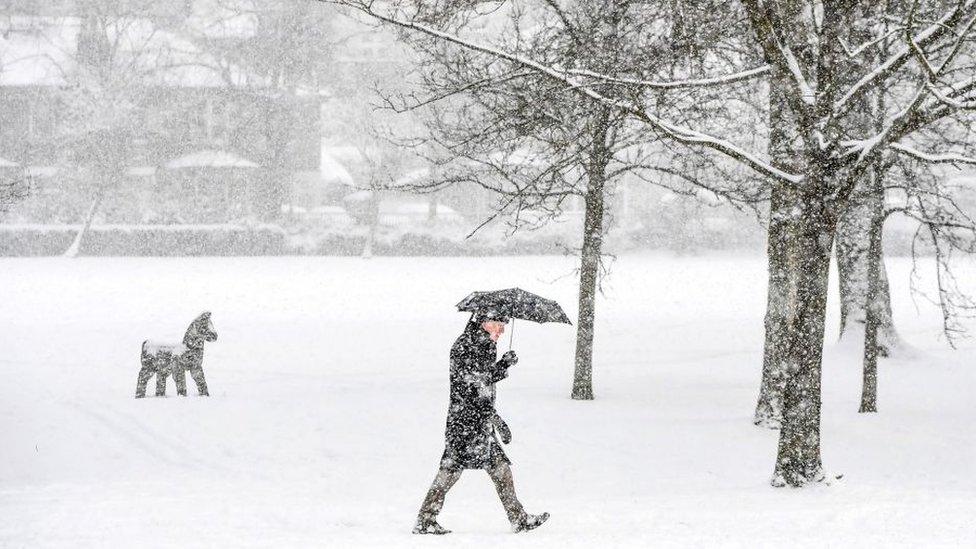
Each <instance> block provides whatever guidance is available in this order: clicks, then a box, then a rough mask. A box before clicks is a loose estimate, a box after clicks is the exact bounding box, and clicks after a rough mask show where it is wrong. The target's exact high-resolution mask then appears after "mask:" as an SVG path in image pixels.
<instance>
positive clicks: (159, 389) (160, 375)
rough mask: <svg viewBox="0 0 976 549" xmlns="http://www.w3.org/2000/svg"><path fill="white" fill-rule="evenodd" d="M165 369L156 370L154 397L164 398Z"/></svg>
mask: <svg viewBox="0 0 976 549" xmlns="http://www.w3.org/2000/svg"><path fill="white" fill-rule="evenodd" d="M167 373H168V372H167V369H166V368H157V369H156V396H158V397H161V396H166V375H167Z"/></svg>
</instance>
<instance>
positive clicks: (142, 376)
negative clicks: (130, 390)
mask: <svg viewBox="0 0 976 549" xmlns="http://www.w3.org/2000/svg"><path fill="white" fill-rule="evenodd" d="M152 375H153V369H152V367H150V366H148V365H146V364H143V365H142V368H140V369H139V377H138V378H137V379H136V398H142V397H144V396H146V384H148V383H149V378H151V377H152Z"/></svg>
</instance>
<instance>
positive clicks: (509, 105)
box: [389, 0, 761, 400]
mask: <svg viewBox="0 0 976 549" xmlns="http://www.w3.org/2000/svg"><path fill="white" fill-rule="evenodd" d="M460 8H461V9H448V8H443V7H440V6H436V7H435V8H434V9H426V6H423V7H421V9H420V11H419V13H418V17H420V18H423V20H424V21H426V22H427V23H428V24H434V25H437V26H438V28H443V29H450V30H451V31H452V32H455V33H457V32H462V31H463V30H465V28H466V27H467V26H468V23H470V19H468V18H467V17H466V15H467V13H466V11H465V8H464V7H463V6H462V7H460ZM654 11H657V10H656V8H654V7H649V6H648V5H646V4H645V3H641V2H619V1H618V2H607V1H603V0H593V1H583V2H577V3H575V4H571V5H565V6H563V5H560V4H559V3H557V2H545V3H542V4H539V5H538V6H525V7H523V6H514V5H513V6H512V9H510V10H504V9H503V8H499V10H498V11H497V12H496V13H495V14H494V17H493V18H492V19H491V20H490V21H488V22H486V23H485V27H483V28H482V30H484V29H487V28H490V29H491V30H492V32H498V33H500V34H502V35H503V36H506V41H507V42H510V44H508V47H512V48H514V47H518V45H519V44H521V45H522V46H521V47H522V48H524V50H525V51H526V52H528V53H529V54H530V55H531V56H532V57H533V58H535V59H545V60H546V61H547V62H548V63H551V64H554V65H560V66H573V65H578V66H586V67H588V70H597V71H599V72H600V74H604V75H614V74H618V73H619V74H641V73H645V72H660V71H662V70H670V71H672V72H675V71H688V70H689V69H688V66H692V67H693V68H692V69H691V70H694V68H696V67H695V66H696V65H697V66H698V67H700V66H701V65H704V64H705V63H703V62H701V61H700V60H696V59H695V57H696V55H697V54H696V52H695V51H694V47H695V42H706V41H710V40H714V39H715V35H716V34H718V29H720V28H721V26H720V25H718V24H717V21H715V20H708V21H705V20H704V19H703V20H702V21H701V23H702V24H701V25H700V29H707V30H708V31H710V34H708V33H706V32H705V31H704V30H700V31H699V34H698V35H696V36H694V37H689V36H686V35H685V31H684V30H682V29H681V28H679V27H675V28H674V29H671V30H670V31H669V32H667V33H665V36H664V37H663V38H661V39H658V40H656V41H654V42H648V41H646V40H645V41H641V40H640V38H641V36H642V32H643V31H642V28H643V25H644V22H645V21H646V19H647V18H653V17H654V13H652V12H654ZM706 23H707V24H706ZM475 28H477V26H476V27H475ZM691 38H694V40H692V39H691ZM410 41H411V42H412V43H413V44H414V46H415V50H416V51H418V52H419V53H420V55H421V61H420V63H421V65H420V70H421V79H422V80H421V86H420V87H421V89H422V90H423V92H424V95H422V96H420V97H417V96H414V95H409V96H406V97H404V96H403V95H400V96H396V97H393V98H390V100H389V103H390V106H391V107H392V108H393V109H394V110H396V111H398V112H399V111H404V110H416V109H418V108H424V109H426V110H428V111H430V112H431V115H430V117H429V120H430V124H429V129H430V133H431V136H430V137H429V138H428V139H426V140H421V142H422V143H423V144H424V145H428V144H429V143H430V142H433V143H435V144H436V145H437V146H438V148H439V149H442V150H444V151H446V153H445V155H444V156H446V157H447V158H448V159H450V160H451V162H450V166H446V167H445V169H442V170H440V171H441V173H443V174H444V175H445V177H442V178H439V179H435V180H432V181H429V182H425V183H423V184H421V185H413V186H412V187H411V190H414V191H418V192H431V191H436V190H439V189H440V188H443V187H444V186H447V185H453V184H462V183H470V184H473V185H477V186H480V187H483V188H485V189H488V190H489V191H491V192H493V193H496V194H497V195H498V196H499V202H498V204H497V206H498V211H497V212H496V213H495V214H494V215H493V216H492V218H494V217H497V216H499V215H508V216H509V220H510V222H511V223H512V225H513V227H514V228H515V229H518V228H520V227H529V228H532V227H535V226H538V225H539V224H540V223H545V222H547V221H549V220H550V219H553V218H556V217H558V216H559V215H560V214H561V213H562V212H563V211H564V209H565V206H566V204H567V202H568V201H569V199H571V198H574V197H575V198H578V199H580V200H581V201H582V202H583V204H584V209H585V211H584V216H583V223H582V225H583V226H582V239H581V241H582V247H581V249H580V250H578V253H579V255H580V268H579V276H580V284H579V317H578V326H577V330H578V333H577V343H576V359H575V367H574V376H573V389H572V392H571V396H572V398H574V399H579V400H589V399H592V398H593V381H592V372H593V341H594V324H595V313H596V294H597V289H598V283H599V282H598V281H599V278H600V273H601V271H602V270H603V267H602V256H603V239H604V235H605V233H606V230H607V227H608V225H609V222H610V219H609V214H608V211H607V200H608V198H609V196H610V195H611V194H612V192H613V189H614V187H615V186H616V185H617V184H619V181H620V180H621V179H622V178H623V177H625V176H630V177H631V178H632V179H636V180H643V181H646V182H648V183H649V184H662V181H661V179H660V176H661V175H666V176H668V177H669V178H670V179H669V183H664V184H669V185H670V186H672V187H676V188H678V190H679V192H682V193H684V194H693V192H691V193H689V191H688V189H690V188H693V187H696V186H697V187H702V188H706V189H709V190H711V191H713V192H715V193H718V194H719V195H720V196H722V197H724V198H726V199H729V200H735V201H738V202H740V203H745V204H749V205H753V204H755V203H757V202H759V201H760V200H761V196H760V194H761V193H758V192H756V186H755V185H754V184H752V183H751V182H744V181H743V178H742V177H738V176H736V175H733V174H730V173H729V171H728V170H725V169H722V167H720V166H716V165H709V163H707V162H705V163H704V165H701V162H700V161H699V164H698V165H696V166H694V169H691V168H692V166H690V164H692V163H693V162H689V161H688V160H687V158H686V159H685V160H679V158H678V157H679V154H678V153H677V152H675V151H674V150H671V149H673V146H672V147H669V146H668V145H667V144H665V143H662V142H661V140H660V139H659V138H658V137H657V136H655V135H653V134H649V133H648V132H647V131H646V128H644V127H643V126H642V125H640V124H635V123H634V122H633V120H631V119H630V117H629V115H628V114H627V113H626V112H623V111H621V110H619V109H615V108H613V107H612V106H610V105H596V106H594V105H593V104H592V101H591V100H589V99H587V98H581V97H580V96H579V94H577V93H576V92H574V91H573V90H569V89H566V87H565V85H564V83H563V82H554V81H552V80H551V79H548V78H546V77H545V76H544V75H539V74H537V73H535V72H533V71H527V70H525V69H524V68H523V67H510V68H509V69H500V68H499V67H498V66H497V63H496V62H495V60H494V59H493V58H491V57H490V56H489V57H485V56H478V55H471V53H470V52H468V51H466V50H464V49H461V50H458V49H456V48H451V47H449V46H445V45H444V44H443V43H441V42H440V41H438V40H436V39H430V38H429V37H426V38H425V37H423V36H422V35H421V37H419V38H418V37H416V36H413V37H411V38H410ZM637 44H640V46H639V48H638V47H637ZM648 58H650V59H654V60H657V61H654V62H651V63H649V62H648V61H647V59H648ZM597 89H598V90H599V92H600V93H601V94H603V95H604V96H606V97H621V98H623V99H625V100H635V99H636V97H637V96H639V95H640V94H641V93H642V90H641V87H640V86H636V87H635V86H633V85H629V84H624V83H619V82H609V81H607V82H603V83H601V84H600V85H599V86H597ZM458 96H464V97H465V98H466V99H465V100H461V99H459V98H458ZM660 99H661V100H662V101H666V100H667V98H665V97H662V98H660ZM684 107H686V105H678V104H675V105H670V108H672V109H675V110H678V109H680V108H684ZM704 173H709V174H711V175H714V177H711V178H708V177H701V175H702V174H704ZM654 176H658V177H657V178H655V177H654ZM528 210H531V211H533V212H539V211H542V212H546V216H545V217H544V218H542V219H539V218H531V219H526V217H525V216H523V215H522V212H525V211H528Z"/></svg>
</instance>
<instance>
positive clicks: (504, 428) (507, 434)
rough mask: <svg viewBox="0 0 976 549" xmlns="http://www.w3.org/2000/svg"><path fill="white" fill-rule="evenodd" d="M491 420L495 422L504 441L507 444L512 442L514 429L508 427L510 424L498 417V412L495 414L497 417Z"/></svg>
mask: <svg viewBox="0 0 976 549" xmlns="http://www.w3.org/2000/svg"><path fill="white" fill-rule="evenodd" d="M491 422H492V423H493V424H495V429H497V430H498V434H499V435H501V437H502V442H504V443H505V444H508V443H510V442H512V430H511V429H509V428H508V424H507V423H505V421H504V420H502V418H500V417H498V414H495V417H494V418H492V420H491Z"/></svg>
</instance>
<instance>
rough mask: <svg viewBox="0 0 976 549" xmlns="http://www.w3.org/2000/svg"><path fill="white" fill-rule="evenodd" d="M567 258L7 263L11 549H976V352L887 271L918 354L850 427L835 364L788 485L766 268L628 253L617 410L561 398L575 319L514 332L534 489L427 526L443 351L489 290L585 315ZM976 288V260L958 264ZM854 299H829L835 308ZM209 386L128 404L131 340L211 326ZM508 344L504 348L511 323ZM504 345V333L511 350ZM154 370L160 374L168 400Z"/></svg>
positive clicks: (598, 380)
mask: <svg viewBox="0 0 976 549" xmlns="http://www.w3.org/2000/svg"><path fill="white" fill-rule="evenodd" d="M572 269H573V262H572V261H571V260H570V259H565V258H496V259H416V258H413V259H393V258H382V259H372V260H361V259H357V258H345V259H339V258H321V257H319V258H247V259H245V258H240V259H238V258H224V259H95V258H80V259H74V260H67V259H60V258H58V259H3V260H0V379H2V382H0V436H2V442H0V517H2V518H0V546H3V547H43V546H63V547H84V546H97V547H147V546H167V547H235V548H236V547H313V546H314V547H349V546H360V545H361V546H378V547H400V546H411V547H476V546H492V547H515V546H518V547H536V546H538V547H561V548H565V547H610V546H633V547H670V546H687V547H715V546H735V547H750V548H751V547H796V546H816V547H824V546H830V547H882V546H904V547H934V546H957V547H974V546H976V474H974V473H976V435H974V433H976V431H974V427H973V425H974V423H976V405H974V395H976V358H974V350H976V344H974V343H963V345H962V346H961V348H960V350H958V351H954V352H953V351H950V350H948V348H947V346H946V345H945V344H944V342H942V341H940V340H939V338H938V330H939V324H938V321H939V316H938V311H937V310H936V309H935V308H933V307H932V306H930V305H927V304H925V303H920V304H919V310H918V311H917V310H916V308H915V305H914V304H913V303H912V301H911V299H910V298H909V297H908V293H907V279H908V269H909V265H908V264H907V263H906V262H905V261H900V260H895V261H893V262H892V265H891V277H892V282H893V287H894V292H895V295H896V302H895V315H896V320H897V322H898V324H899V329H900V332H901V334H902V335H903V336H904V338H905V339H906V340H907V341H908V342H909V343H910V345H911V346H912V349H911V350H910V352H906V353H903V354H902V355H901V357H900V358H898V359H894V360H887V361H885V362H883V363H882V365H881V374H880V399H879V405H880V410H881V411H880V413H879V414H877V415H860V414H858V413H857V407H858V401H859V391H860V369H859V365H858V359H857V351H856V349H852V348H845V347H846V345H845V346H837V345H834V339H835V338H834V333H835V330H836V303H832V312H831V324H830V328H829V331H830V333H829V346H828V353H827V357H826V363H825V373H824V391H825V395H824V400H825V402H824V426H823V453H824V460H825V465H826V467H827V469H828V470H829V472H830V473H831V474H832V475H833V476H837V475H843V478H842V479H841V480H838V481H834V482H833V483H832V484H831V485H830V486H817V487H813V488H810V489H803V490H791V489H774V488H771V487H769V484H768V481H769V478H770V474H771V472H772V467H773V458H774V453H775V448H776V434H775V433H774V432H772V431H765V430H761V429H758V428H756V427H753V426H752V424H751V422H750V419H751V414H752V406H753V404H754V399H755V396H756V389H757V386H758V382H759V369H760V356H761V342H762V315H763V307H764V303H765V296H764V288H765V265H764V262H763V260H762V259H761V258H741V257H724V256H714V257H699V258H675V257H672V256H668V255H652V256H625V257H623V258H621V259H620V260H619V261H617V263H616V264H615V265H614V268H613V273H612V277H611V278H610V280H609V281H608V283H607V287H606V288H605V290H606V295H605V296H604V297H602V298H601V300H600V303H599V310H598V315H599V317H598V333H597V347H596V366H595V368H596V374H595V388H596V394H597V400H595V401H593V402H574V401H572V400H570V399H569V398H568V394H569V389H570V384H571V374H572V357H573V341H574V335H575V334H574V330H573V328H570V327H567V326H556V325H545V326H538V325H529V324H527V323H524V322H523V323H516V325H515V330H514V331H515V349H516V350H517V351H518V353H519V355H520V357H521V361H520V363H519V365H518V366H517V367H516V369H515V370H513V372H512V376H511V377H510V378H509V379H508V380H506V381H504V382H503V383H502V384H501V385H500V386H499V403H498V406H499V409H500V411H501V413H502V415H503V416H504V417H505V418H506V419H507V421H508V423H509V424H510V425H511V427H512V430H513V431H514V442H513V443H512V444H511V445H510V446H509V448H508V450H507V451H508V454H509V456H510V457H511V458H512V460H513V462H514V463H515V467H514V471H515V478H516V486H517V488H518V490H519V496H520V498H521V500H522V501H523V503H525V505H526V507H527V509H528V510H529V511H530V512H541V511H549V512H551V513H552V518H551V519H550V521H549V522H548V523H547V524H546V525H545V526H543V527H542V528H541V529H539V530H537V531H535V532H531V533H529V534H519V535H514V534H511V533H510V532H509V530H508V527H507V522H506V520H505V516H504V513H503V511H502V509H501V505H500V504H499V502H498V500H497V497H496V496H495V494H494V490H493V487H492V485H491V483H490V481H489V479H488V478H487V476H486V475H485V474H483V473H481V472H477V471H470V472H467V473H465V475H464V477H463V478H462V480H461V482H460V483H459V484H458V486H457V487H456V488H455V490H454V491H452V492H451V494H450V495H449V496H448V499H447V505H446V507H445V509H444V512H443V513H442V515H441V519H442V520H441V522H442V524H444V525H445V526H447V527H448V528H451V529H453V530H454V533H453V534H451V535H449V536H447V537H441V538H435V537H419V536H413V535H411V534H410V529H411V527H412V524H413V520H414V517H415V513H416V511H417V508H418V506H419V504H420V500H421V499H422V497H423V495H424V493H425V491H426V489H427V487H428V485H429V482H430V480H431V479H432V478H433V475H434V472H435V468H436V465H437V462H438V459H439V457H440V454H441V451H442V449H443V425H444V417H445V412H446V407H447V352H448V348H449V347H450V344H451V342H452V341H453V339H454V338H455V337H456V335H457V333H458V332H459V330H460V329H461V328H462V326H463V324H464V322H465V316H464V315H462V314H460V313H457V312H454V310H453V308H452V306H453V304H454V303H456V302H457V301H458V300H460V299H461V298H462V297H464V295H466V294H467V293H468V292H469V291H470V290H474V289H492V288H502V287H506V286H511V285H518V286H521V287H524V288H526V289H529V290H532V291H536V292H538V293H541V294H543V295H546V296H548V297H553V298H555V299H558V300H559V301H560V302H561V303H563V304H564V306H565V307H566V309H567V311H568V312H569V313H570V315H571V316H574V315H575V311H576V306H575V290H574V278H573V276H572ZM963 278H964V280H965V281H966V282H967V284H968V285H969V287H970V289H976V268H971V269H970V270H969V271H968V273H966V275H965V276H964V277H963ZM834 301H835V302H836V299H835V300H834ZM203 310H211V311H213V321H214V325H215V326H216V328H217V332H218V333H219V335H220V338H219V340H218V341H217V342H216V343H214V344H208V345H209V346H208V348H207V351H206V357H205V360H204V369H205V371H206V375H207V378H208V382H209V384H210V390H211V394H212V395H213V396H212V397H211V398H209V399H206V398H199V397H196V396H192V395H194V394H195V390H194V388H193V387H192V382H190V380H189V379H188V382H190V384H191V388H190V393H191V396H190V397H187V398H178V397H175V396H174V395H175V390H174V388H173V385H172V380H170V386H169V393H170V396H169V397H167V398H159V399H157V398H152V397H149V398H146V399H143V400H135V399H133V398H132V396H133V392H134V389H135V382H136V373H137V371H138V369H139V345H140V343H141V342H142V340H144V339H147V338H167V337H168V338H172V339H176V340H178V339H179V338H180V337H181V336H182V332H183V330H184V329H185V328H186V325H187V324H188V323H189V322H190V321H191V320H192V319H193V318H194V317H195V316H196V315H197V314H198V313H200V312H201V311H203ZM506 338H507V335H506ZM503 343H504V345H505V346H507V339H506V340H504V342H503ZM153 384H154V381H151V382H150V394H151V393H152V389H153Z"/></svg>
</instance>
